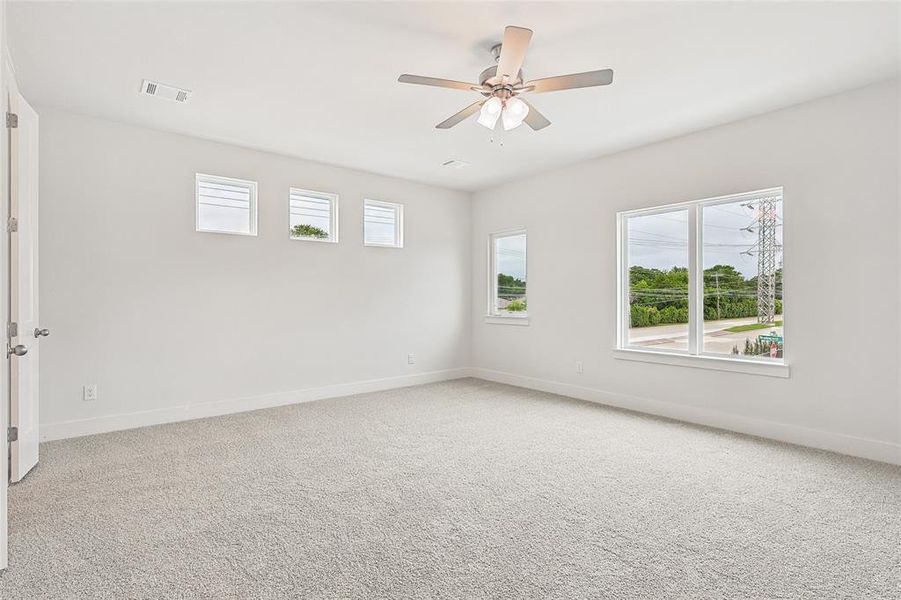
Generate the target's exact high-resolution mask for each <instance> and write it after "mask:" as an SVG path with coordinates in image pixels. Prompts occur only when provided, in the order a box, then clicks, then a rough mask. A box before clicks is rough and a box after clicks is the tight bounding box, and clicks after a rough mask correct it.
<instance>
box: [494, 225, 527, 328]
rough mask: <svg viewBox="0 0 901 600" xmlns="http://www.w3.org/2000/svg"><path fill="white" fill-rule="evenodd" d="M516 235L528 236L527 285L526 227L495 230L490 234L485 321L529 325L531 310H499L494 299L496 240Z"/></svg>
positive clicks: (495, 287)
mask: <svg viewBox="0 0 901 600" xmlns="http://www.w3.org/2000/svg"><path fill="white" fill-rule="evenodd" d="M515 235H524V236H526V286H528V281H529V234H528V232H527V231H526V229H525V228H524V227H517V228H516V229H505V230H503V231H495V232H494V233H491V234H489V235H488V312H487V313H486V315H485V323H488V324H491V325H529V323H530V316H529V311H528V310H526V312H525V313H520V314H510V313H502V312H498V311H497V310H496V309H495V305H494V299H495V298H496V297H497V256H496V254H495V242H496V241H497V240H498V238H504V237H513V236H515Z"/></svg>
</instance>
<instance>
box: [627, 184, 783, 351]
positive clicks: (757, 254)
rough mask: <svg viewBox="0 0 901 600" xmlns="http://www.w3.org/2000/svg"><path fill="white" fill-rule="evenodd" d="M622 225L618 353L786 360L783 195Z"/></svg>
mask: <svg viewBox="0 0 901 600" xmlns="http://www.w3.org/2000/svg"><path fill="white" fill-rule="evenodd" d="M618 218H619V235H620V248H619V250H620V302H619V306H620V315H619V331H618V337H619V341H618V345H619V347H620V348H622V349H640V350H645V351H655V352H661V353H673V354H687V355H697V356H711V357H725V358H735V359H747V360H756V361H764V362H776V363H779V362H782V361H783V358H784V352H785V337H784V335H785V334H784V317H783V309H784V298H783V294H782V283H783V277H782V257H783V252H782V249H783V245H782V241H783V222H782V219H783V215H782V190H781V188H777V189H770V190H764V191H761V192H752V193H747V194H737V195H734V196H726V197H722V198H714V199H710V200H700V201H696V202H688V203H682V204H677V205H669V206H662V207H657V208H652V209H644V210H639V211H630V212H624V213H620V214H619V215H618Z"/></svg>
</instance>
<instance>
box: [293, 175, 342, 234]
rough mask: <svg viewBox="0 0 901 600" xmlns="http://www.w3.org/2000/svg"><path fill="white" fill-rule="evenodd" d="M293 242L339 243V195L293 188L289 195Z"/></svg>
mask: <svg viewBox="0 0 901 600" xmlns="http://www.w3.org/2000/svg"><path fill="white" fill-rule="evenodd" d="M288 204H289V211H290V215H289V218H290V221H289V222H290V227H291V231H290V234H291V239H292V240H310V241H316V242H337V241H338V195H337V194H329V193H326V192H313V191H310V190H301V189H297V188H291V189H290V191H289V194H288Z"/></svg>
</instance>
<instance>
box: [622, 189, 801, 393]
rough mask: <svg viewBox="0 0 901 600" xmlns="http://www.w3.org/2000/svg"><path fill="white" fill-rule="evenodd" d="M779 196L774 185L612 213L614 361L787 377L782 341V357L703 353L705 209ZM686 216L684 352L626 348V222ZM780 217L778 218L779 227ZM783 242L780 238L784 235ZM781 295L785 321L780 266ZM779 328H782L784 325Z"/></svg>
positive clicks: (627, 244)
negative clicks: (680, 213) (672, 214)
mask: <svg viewBox="0 0 901 600" xmlns="http://www.w3.org/2000/svg"><path fill="white" fill-rule="evenodd" d="M775 194H778V195H779V196H781V197H782V198H783V202H784V188H783V187H782V186H775V187H771V188H766V189H762V190H755V191H751V192H741V193H737V194H728V195H725V196H715V197H712V198H703V199H700V200H689V201H684V202H676V203H672V204H664V205H659V206H652V207H648V208H640V209H635V210H626V211H620V212H618V213H616V260H617V269H616V273H617V302H616V310H617V316H616V339H615V346H614V351H615V356H616V358H623V359H628V360H641V361H645V362H656V363H665V364H672V365H680V366H691V367H703V368H710V369H715V370H728V371H741V372H746V373H751V374H765V375H774V376H778V377H788V376H789V373H790V372H789V368H788V365H789V362H788V353H787V348H786V346H785V343H784V342H783V348H782V358H781V359H771V358H758V357H736V356H733V355H725V354H721V353H716V352H705V351H704V348H703V341H704V303H703V297H704V280H703V276H701V275H700V274H701V273H703V271H704V253H703V250H704V211H703V209H704V208H706V207H712V206H718V205H722V204H732V203H735V202H740V201H742V200H754V199H756V198H760V197H762V196H768V195H775ZM683 210H687V211H688V350H677V349H661V348H655V349H651V348H648V347H647V346H637V345H632V344H629V343H628V332H629V319H630V312H629V310H628V307H629V238H628V231H627V223H628V220H629V218H631V217H636V216H649V215H656V214H666V213H669V212H674V211H683ZM784 227H785V225H784V218H783V228H784ZM783 243H784V233H783ZM782 276H783V280H782V281H783V283H782V285H783V292H782V299H783V304H782V311H783V321H785V311H786V303H785V295H786V294H785V281H786V279H785V267H784V265H783V268H782ZM783 327H784V325H783Z"/></svg>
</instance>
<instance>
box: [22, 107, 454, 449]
mask: <svg viewBox="0 0 901 600" xmlns="http://www.w3.org/2000/svg"><path fill="white" fill-rule="evenodd" d="M39 112H40V116H41V140H40V144H41V180H40V185H41V207H40V229H41V237H40V253H41V254H40V255H41V274H40V289H41V306H40V310H41V319H42V327H49V328H50V329H51V330H52V335H51V337H50V338H48V339H47V340H45V342H44V343H42V348H41V353H42V354H41V382H40V383H41V394H42V396H41V416H42V430H43V432H44V434H45V437H50V438H53V437H60V436H67V435H73V434H78V433H89V432H93V431H100V430H105V429H116V428H120V427H124V426H129V425H136V424H144V423H148V422H159V421H165V420H171V419H175V418H184V417H188V416H200V415H202V414H205V413H204V411H203V410H200V411H198V410H194V411H193V412H192V410H191V409H184V410H182V409H180V408H176V407H184V406H185V405H192V406H195V407H196V406H197V405H203V403H210V402H217V401H231V400H236V399H248V398H250V399H251V400H246V401H240V400H239V401H237V402H230V403H227V404H226V405H223V406H222V407H220V409H221V410H234V409H238V408H240V407H242V406H243V407H251V406H257V405H265V404H267V403H273V402H287V401H293V400H298V399H308V398H310V397H313V396H315V395H316V394H313V396H311V395H310V394H297V393H295V392H296V391H297V390H309V389H310V388H321V387H322V386H336V385H338V384H348V383H352V382H361V381H370V380H375V379H381V378H394V377H400V379H392V380H391V381H389V382H385V384H384V385H389V384H390V385H401V384H403V383H412V382H416V381H423V380H427V379H429V378H431V377H441V376H444V375H447V373H444V372H445V371H447V370H449V369H458V368H461V367H467V366H468V364H469V361H470V357H469V348H470V323H469V311H470V303H469V298H470V295H471V292H470V288H469V286H470V262H471V257H470V248H471V243H470V238H469V226H470V217H471V215H470V210H471V201H470V197H469V194H466V193H463V192H455V191H449V190H445V189H439V188H435V187H430V186H426V185H421V184H416V183H412V182H408V181H403V180H398V179H392V178H388V177H382V176H377V175H373V174H368V173H362V172H358V171H352V170H347V169H341V168H336V167H330V166H326V165H322V164H318V163H314V162H309V161H302V160H295V159H290V158H286V157H281V156H277V155H273V154H267V153H262V152H256V151H250V150H245V149H241V148H236V147H231V146H226V145H222V144H217V143H212V142H206V141H201V140H198V139H193V138H189V137H184V136H179V135H174V134H169V133H162V132H158V131H152V130H148V129H142V128H137V127H132V126H126V125H122V124H117V123H113V122H109V121H103V120H98V119H93V118H88V117H82V116H76V115H72V114H67V113H63V112H58V111H55V110H40V111H39ZM195 172H202V173H209V174H216V175H225V176H230V177H238V178H246V179H253V180H256V181H258V182H259V205H260V208H259V236H258V237H244V236H229V235H221V234H206V233H195V231H194V195H193V194H194V174H195ZM289 186H297V187H302V188H306V189H314V190H322V191H327V192H337V193H338V194H340V200H339V202H340V212H339V214H340V224H339V227H340V244H323V243H313V242H302V241H292V240H290V239H289V238H288V207H287V202H288V188H289ZM364 197H370V198H374V199H380V200H387V201H392V202H400V203H403V204H404V205H405V214H404V219H405V247H404V248H403V249H388V248H372V247H364V246H363V244H362V202H363V198H364ZM408 352H414V353H415V355H416V364H415V365H408V364H407V353H408ZM434 372H441V373H438V374H434V375H422V374H427V373H428V374H433V373H434ZM417 374H419V376H418V377H412V378H411V377H407V376H410V375H417ZM86 383H96V384H98V386H99V399H98V400H97V401H94V402H84V401H82V385H83V384H86ZM355 389H356V388H353V387H347V386H345V387H340V386H339V387H326V388H325V391H323V392H322V393H320V394H319V395H328V393H329V392H333V393H340V392H351V391H354V390H355ZM361 389H365V386H364V388H361ZM285 392H287V394H285ZM272 394H277V396H271V395H272ZM261 395H262V396H264V398H263V399H262V400H261V399H260V398H256V397H259V396H261ZM254 398H255V399H254ZM221 410H219V409H207V410H206V412H207V413H214V412H220V411H221ZM141 411H151V412H149V413H144V414H137V415H136V413H141ZM123 414H125V415H126V416H125V417H115V416H114V415H123ZM83 420H87V421H83Z"/></svg>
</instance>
